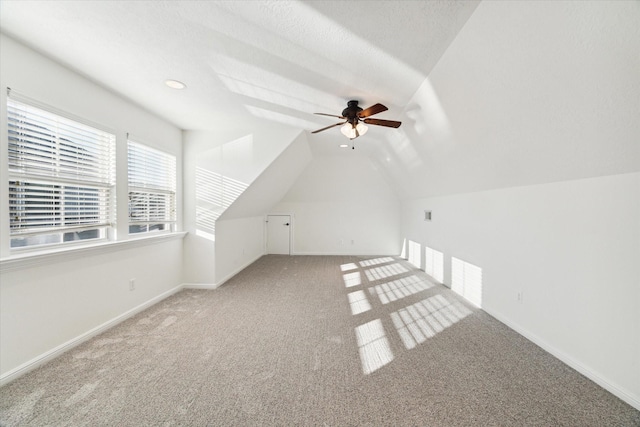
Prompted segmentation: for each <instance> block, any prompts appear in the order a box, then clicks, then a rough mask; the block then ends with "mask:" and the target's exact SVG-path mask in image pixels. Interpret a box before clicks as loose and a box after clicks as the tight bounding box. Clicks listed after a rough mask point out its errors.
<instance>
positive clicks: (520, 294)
mask: <svg viewBox="0 0 640 427" xmlns="http://www.w3.org/2000/svg"><path fill="white" fill-rule="evenodd" d="M522 297H523V295H522V291H518V304H522Z"/></svg>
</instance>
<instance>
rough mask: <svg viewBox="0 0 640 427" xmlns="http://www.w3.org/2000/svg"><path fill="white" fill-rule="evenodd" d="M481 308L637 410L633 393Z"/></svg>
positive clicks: (637, 400) (638, 400)
mask: <svg viewBox="0 0 640 427" xmlns="http://www.w3.org/2000/svg"><path fill="white" fill-rule="evenodd" d="M482 310H484V311H485V312H486V313H487V314H489V315H490V316H491V317H494V318H496V319H497V320H499V321H500V322H502V323H504V324H505V325H507V326H508V327H509V328H511V329H513V330H514V331H516V332H517V333H519V334H520V335H522V336H523V337H525V338H526V339H528V340H529V341H531V342H533V343H534V344H536V345H537V346H538V347H540V348H542V349H543V350H545V351H546V352H548V353H551V354H552V355H553V356H555V357H557V358H558V359H560V360H561V361H562V362H563V363H565V364H566V365H568V366H570V367H571V368H573V369H575V370H576V371H578V372H579V373H581V374H582V375H584V376H585V377H587V378H589V379H590V380H591V381H593V382H594V383H596V384H598V385H599V386H600V387H602V388H604V389H605V390H607V391H609V392H610V393H611V394H613V395H615V396H617V397H618V398H620V399H621V400H623V401H625V402H627V403H628V404H629V405H631V406H633V407H634V408H636V409H637V410H640V397H638V396H634V395H633V394H631V393H629V392H627V391H626V390H623V389H621V388H620V387H618V386H616V385H614V384H611V383H610V382H609V381H607V380H605V379H603V378H602V377H601V376H600V375H599V374H598V373H596V372H594V371H593V370H591V369H590V368H588V367H586V366H584V365H583V364H581V363H580V362H578V361H577V360H575V359H573V358H572V357H571V356H569V355H567V354H566V353H564V352H562V351H560V350H558V349H557V348H555V347H554V346H552V345H550V344H549V343H547V342H546V341H544V340H543V339H541V338H540V337H538V336H537V335H535V334H532V333H530V332H529V331H527V330H525V329H524V328H522V327H520V326H519V325H517V324H515V323H512V322H511V321H509V320H507V319H505V318H504V317H502V316H501V315H499V314H497V313H494V312H493V311H491V310H487V309H486V308H484V307H483V308H482Z"/></svg>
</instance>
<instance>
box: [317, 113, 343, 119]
mask: <svg viewBox="0 0 640 427" xmlns="http://www.w3.org/2000/svg"><path fill="white" fill-rule="evenodd" d="M313 114H317V115H319V116H328V117H337V118H339V119H346V117H342V116H336V115H335V114H326V113H313Z"/></svg>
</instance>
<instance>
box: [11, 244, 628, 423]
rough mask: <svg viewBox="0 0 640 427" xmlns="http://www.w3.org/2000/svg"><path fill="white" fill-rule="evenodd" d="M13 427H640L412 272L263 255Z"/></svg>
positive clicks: (606, 396)
mask: <svg viewBox="0 0 640 427" xmlns="http://www.w3.org/2000/svg"><path fill="white" fill-rule="evenodd" d="M0 423H1V424H2V425H6V426H47V425H51V426H173V425H182V426H271V425H278V426H293V425H300V426H302V425H304V426H368V425H370V426H403V425H407V426H640V412H639V411H637V410H635V409H633V408H632V407H630V406H629V405H627V404H626V403H624V402H622V401H621V400H620V399H618V398H616V397H615V396H613V395H612V394H610V393H609V392H607V391H605V390H604V389H602V388H601V387H599V386H597V385H596V384H594V383H593V382H591V381H590V380H588V379H586V378H585V377H583V376H582V375H580V374H578V373H577V372H576V371H574V370H573V369H571V368H569V367H568V366H566V365H565V364H563V363H561V362H560V361H559V360H557V359H556V358H554V357H553V356H551V355H550V354H548V353H546V352H545V351H543V350H542V349H540V348H539V347H537V346H536V345H534V344H532V343H531V342H529V341H527V340H526V339H524V338H523V337H521V336H520V335H518V334H517V333H515V332H514V331H512V330H511V329H509V328H507V327H506V326H504V325H503V324H502V323H500V322H498V321H496V320H495V319H493V318H492V317H490V316H489V315H487V314H486V313H485V312H483V311H482V310H479V309H477V308H474V307H473V306H471V305H469V304H467V303H466V302H465V300H463V299H462V298H460V297H459V296H458V295H456V294H454V293H453V292H451V291H450V290H449V289H447V288H446V287H444V286H441V285H437V284H434V283H433V282H431V281H430V280H429V279H428V276H426V275H425V273H424V272H422V271H420V270H416V269H415V268H413V267H412V266H410V264H408V263H406V262H405V261H402V260H400V259H396V258H390V257H378V258H376V257H346V256H345V257H338V256H335V257H329V256H294V257H289V256H275V255H269V256H265V257H262V258H261V259H259V260H258V261H256V262H255V263H254V264H252V265H251V266H249V267H248V268H247V269H245V270H244V271H242V272H241V273H240V274H238V275H237V276H236V277H234V278H233V279H231V280H230V281H228V282H227V283H226V284H225V285H223V286H222V287H220V288H219V289H217V290H211V291H203V290H185V291H182V292H180V293H178V294H176V295H174V296H172V297H170V298H167V299H166V300H164V301H162V302H161V303H159V304H157V305H155V306H153V307H151V308H149V309H147V310H146V311H144V312H142V313H140V314H138V315H136V316H134V317H132V318H131V319H129V320H127V321H125V322H123V323H121V324H119V325H118V326H116V327H114V328H112V329H110V330H109V331H107V332H105V333H103V334H102V335H100V336H97V337H95V338H94V339H92V340H90V341H87V342H86V343H84V344H82V345H80V346H78V347H76V348H74V349H72V350H70V351H69V352H67V353H65V354H64V355H62V356H61V357H59V358H57V359H55V360H53V361H52V362H50V363H48V364H46V365H44V366H43V367H41V368H39V369H37V370H35V371H32V372H31V373H29V374H27V375H25V376H23V377H21V378H19V379H18V380H16V381H14V382H12V383H10V384H8V385H6V386H5V387H3V388H1V389H0Z"/></svg>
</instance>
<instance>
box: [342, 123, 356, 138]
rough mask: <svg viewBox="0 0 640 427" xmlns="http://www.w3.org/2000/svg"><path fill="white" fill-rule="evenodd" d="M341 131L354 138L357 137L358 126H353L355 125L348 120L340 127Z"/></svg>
mask: <svg viewBox="0 0 640 427" xmlns="http://www.w3.org/2000/svg"><path fill="white" fill-rule="evenodd" d="M340 132H342V134H343V135H344V136H346V137H347V138H349V139H353V138H355V137H356V128H355V127H353V125H352V124H351V123H348V122H347V123H345V124H344V126H342V127H341V128H340Z"/></svg>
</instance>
